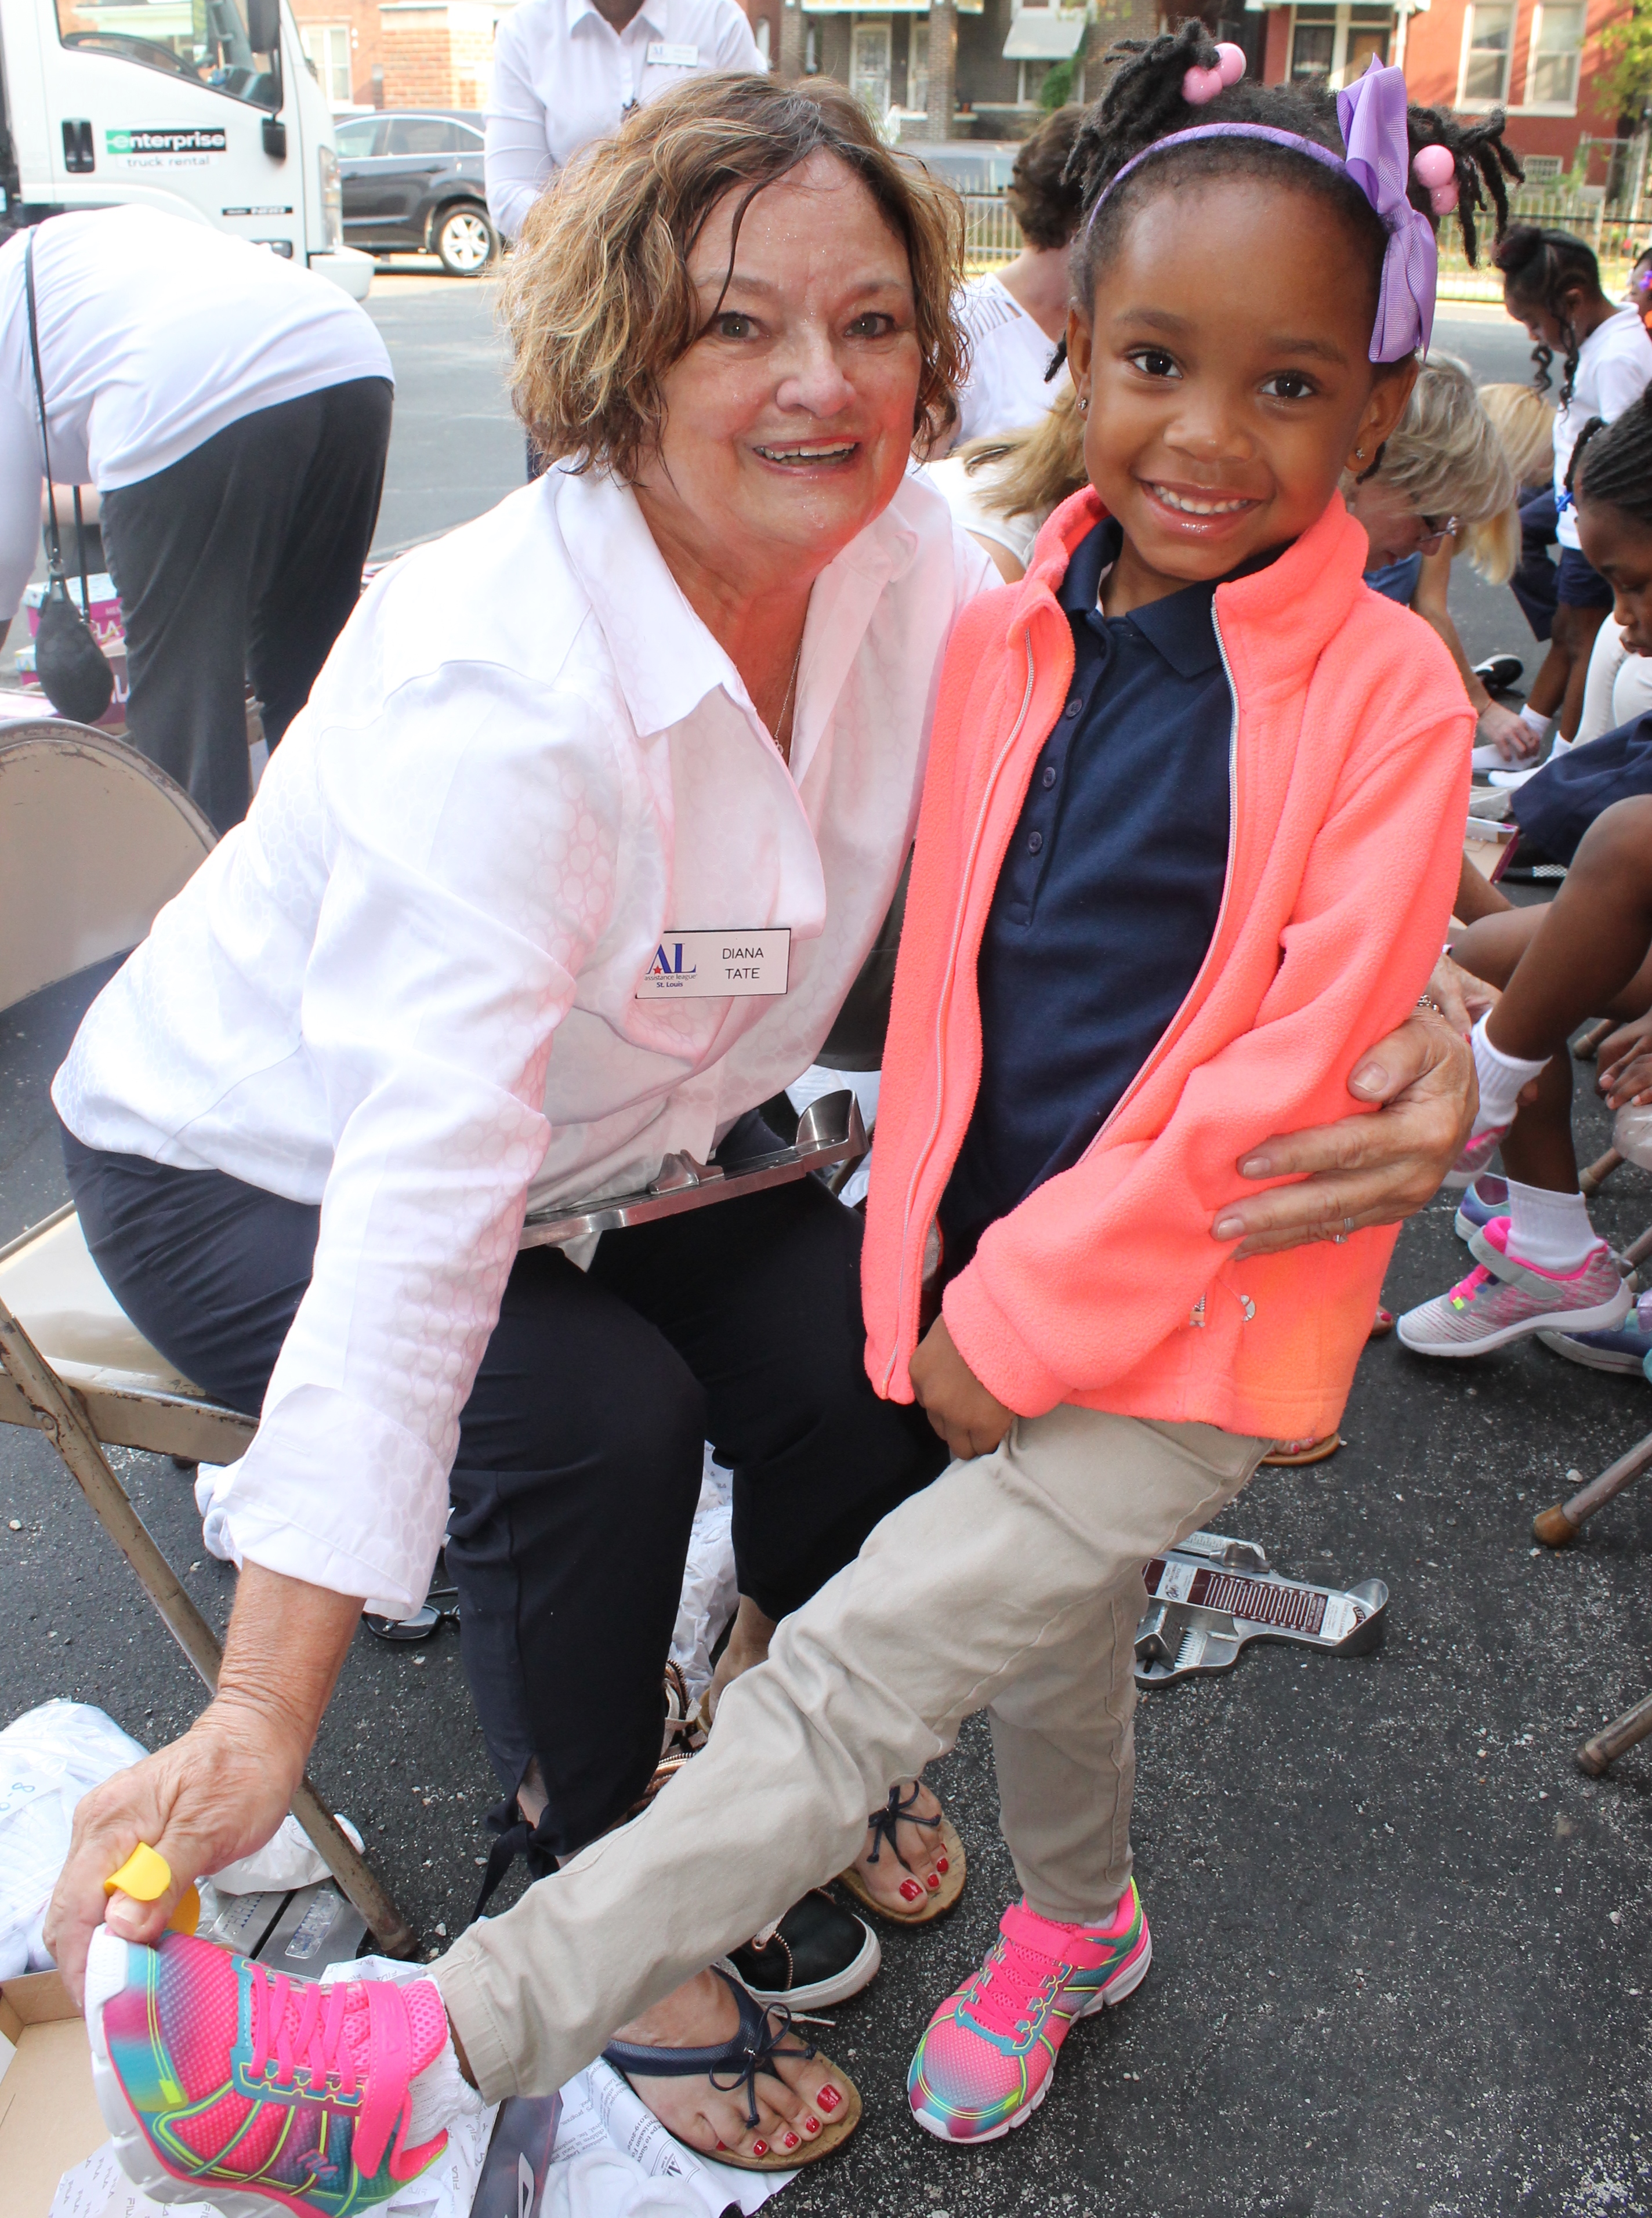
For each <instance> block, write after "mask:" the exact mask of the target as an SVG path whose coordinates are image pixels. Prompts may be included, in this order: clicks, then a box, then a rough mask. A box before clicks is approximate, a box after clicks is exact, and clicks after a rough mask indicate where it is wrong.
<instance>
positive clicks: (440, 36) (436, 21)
mask: <svg viewBox="0 0 1652 2218" xmlns="http://www.w3.org/2000/svg"><path fill="white" fill-rule="evenodd" d="M515 4H516V0H294V15H296V16H297V18H298V26H299V34H300V37H301V38H302V40H303V41H304V49H305V52H306V53H307V54H308V55H309V57H310V60H311V62H312V65H314V68H315V72H316V75H317V76H318V77H319V78H320V80H321V84H322V88H323V90H325V93H326V95H327V97H328V99H329V100H330V101H331V102H332V106H333V109H334V112H335V113H348V112H349V111H350V109H352V108H480V107H481V106H482V105H483V104H484V102H486V97H487V83H488V77H489V75H490V73H491V71H492V61H493V34H494V32H495V30H496V29H497V28H498V23H499V19H500V17H501V16H503V15H509V13H510V9H512V8H513V7H514V6H515ZM741 4H742V5H743V6H744V7H745V9H746V14H747V15H749V16H750V17H751V20H752V29H753V31H754V32H755V33H756V35H757V41H758V49H759V51H760V52H761V53H763V54H764V56H765V58H766V57H768V56H769V55H771V54H775V53H778V52H779V48H780V8H781V0H741ZM1006 4H1007V0H1006Z"/></svg>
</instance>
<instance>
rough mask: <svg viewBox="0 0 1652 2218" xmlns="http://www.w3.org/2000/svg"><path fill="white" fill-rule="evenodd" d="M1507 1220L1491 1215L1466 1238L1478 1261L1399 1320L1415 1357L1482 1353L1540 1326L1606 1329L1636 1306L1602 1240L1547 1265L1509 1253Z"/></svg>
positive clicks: (1555, 1329)
mask: <svg viewBox="0 0 1652 2218" xmlns="http://www.w3.org/2000/svg"><path fill="white" fill-rule="evenodd" d="M1509 1224H1510V1220H1509V1219H1508V1218H1507V1217H1494V1218H1493V1220H1492V1222H1491V1223H1490V1224H1487V1225H1484V1226H1482V1228H1481V1230H1479V1231H1477V1232H1476V1233H1475V1234H1474V1235H1473V1236H1472V1237H1471V1239H1470V1240H1469V1254H1470V1255H1472V1256H1473V1257H1474V1259H1475V1262H1476V1268H1475V1269H1474V1270H1472V1271H1470V1272H1469V1275H1468V1277H1467V1278H1466V1279H1459V1280H1458V1281H1457V1285H1456V1286H1453V1287H1452V1288H1451V1292H1450V1293H1448V1294H1437V1295H1436V1296H1435V1297H1434V1298H1433V1300H1432V1302H1423V1303H1421V1304H1419V1306H1418V1307H1417V1308H1416V1309H1414V1310H1407V1311H1406V1313H1405V1315H1404V1316H1403V1317H1401V1319H1400V1324H1399V1333H1400V1338H1401V1341H1402V1343H1403V1344H1404V1345H1405V1346H1406V1347H1407V1348H1410V1349H1411V1350H1412V1352H1413V1354H1416V1355H1483V1354H1485V1353H1486V1351H1487V1349H1488V1348H1502V1347H1504V1346H1505V1345H1506V1344H1507V1342H1508V1341H1511V1340H1524V1339H1525V1338H1526V1337H1527V1336H1528V1335H1531V1334H1532V1333H1538V1332H1608V1331H1610V1330H1611V1329H1612V1327H1613V1326H1614V1325H1616V1324H1620V1323H1622V1322H1623V1320H1624V1317H1627V1316H1628V1315H1629V1312H1630V1309H1631V1308H1632V1307H1633V1305H1634V1296H1633V1295H1632V1294H1631V1293H1630V1291H1629V1288H1628V1287H1627V1286H1625V1285H1624V1281H1623V1279H1622V1277H1621V1276H1620V1275H1619V1273H1618V1265H1617V1262H1616V1261H1615V1260H1614V1258H1613V1255H1612V1250H1611V1248H1608V1247H1607V1245H1606V1242H1605V1241H1604V1240H1603V1241H1600V1242H1597V1244H1596V1245H1595V1246H1594V1247H1593V1248H1591V1249H1590V1251H1589V1253H1588V1254H1587V1255H1586V1256H1585V1257H1584V1259H1583V1261H1581V1263H1580V1264H1579V1265H1578V1267H1577V1268H1576V1269H1575V1271H1565V1272H1561V1271H1544V1270H1542V1269H1540V1268H1539V1267H1538V1265H1537V1264H1535V1263H1526V1262H1523V1261H1521V1260H1520V1258H1519V1256H1518V1255H1511V1254H1510V1253H1509V1252H1508V1234H1509Z"/></svg>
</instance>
